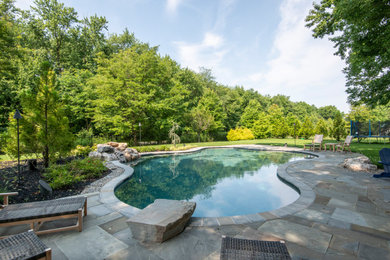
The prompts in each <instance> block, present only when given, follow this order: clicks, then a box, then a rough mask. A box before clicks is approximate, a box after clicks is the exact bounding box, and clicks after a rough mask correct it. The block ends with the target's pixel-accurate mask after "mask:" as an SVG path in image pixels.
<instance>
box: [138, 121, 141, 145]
mask: <svg viewBox="0 0 390 260" xmlns="http://www.w3.org/2000/svg"><path fill="white" fill-rule="evenodd" d="M138 126H139V145H142V144H141V141H142V139H141V126H142V124H141V122H139V123H138Z"/></svg>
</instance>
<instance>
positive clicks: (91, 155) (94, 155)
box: [88, 151, 102, 159]
mask: <svg viewBox="0 0 390 260" xmlns="http://www.w3.org/2000/svg"><path fill="white" fill-rule="evenodd" d="M88 156H89V157H93V158H98V159H102V154H101V153H99V152H97V151H92V152H90V153H89V154H88Z"/></svg>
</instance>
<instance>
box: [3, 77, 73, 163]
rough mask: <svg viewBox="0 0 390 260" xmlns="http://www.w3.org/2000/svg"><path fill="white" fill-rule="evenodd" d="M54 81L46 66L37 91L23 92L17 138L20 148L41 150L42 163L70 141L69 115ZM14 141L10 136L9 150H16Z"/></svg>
mask: <svg viewBox="0 0 390 260" xmlns="http://www.w3.org/2000/svg"><path fill="white" fill-rule="evenodd" d="M55 85H56V79H55V73H54V71H53V70H46V71H43V72H42V75H41V77H40V83H39V85H38V87H37V90H36V92H34V91H29V92H26V93H25V94H24V95H23V96H22V108H23V118H22V119H21V120H20V129H21V130H20V133H21V134H20V141H21V143H22V147H23V152H24V153H32V154H36V153H41V154H42V157H43V162H44V166H45V167H48V166H49V161H50V160H51V159H54V158H57V157H58V156H61V155H66V154H67V153H68V152H69V151H70V149H71V148H72V145H73V136H72V134H71V132H70V130H69V125H68V119H67V117H66V116H65V113H64V109H63V107H62V103H61V100H60V97H59V95H58V92H57V91H56V86H55ZM9 131H10V132H15V128H14V127H12V126H10V128H9ZM11 135H14V133H11ZM15 145H16V142H15V139H13V140H9V143H8V151H15V148H14V147H15ZM11 153H12V152H11Z"/></svg>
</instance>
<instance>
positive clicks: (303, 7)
mask: <svg viewBox="0 0 390 260" xmlns="http://www.w3.org/2000/svg"><path fill="white" fill-rule="evenodd" d="M310 8H311V3H310V2H308V1H305V0H285V1H283V2H282V4H281V8H280V12H281V17H282V19H281V22H280V24H279V27H278V30H277V33H276V37H275V39H274V43H273V50H272V54H273V56H274V58H272V59H270V60H268V62H267V67H268V68H267V70H266V71H265V72H263V73H256V74H253V75H250V76H249V77H248V79H247V80H246V83H247V84H250V85H251V86H252V87H253V86H254V88H256V89H258V90H259V91H260V92H261V93H263V94H271V95H276V94H283V95H287V96H290V97H291V99H292V100H294V101H300V100H302V101H306V102H308V103H310V104H315V105H316V106H324V105H336V106H337V107H338V108H339V109H341V110H343V111H347V110H348V105H347V103H346V97H347V95H346V93H345V92H344V91H345V79H344V75H343V74H342V72H341V71H342V68H343V66H344V64H343V62H342V61H341V60H340V58H339V57H336V56H334V55H333V53H334V49H333V46H332V43H331V42H329V41H328V40H326V39H322V40H320V39H314V38H313V37H312V36H311V31H310V29H309V28H306V27H305V21H304V19H305V16H306V15H307V14H308V10H309V9H310Z"/></svg>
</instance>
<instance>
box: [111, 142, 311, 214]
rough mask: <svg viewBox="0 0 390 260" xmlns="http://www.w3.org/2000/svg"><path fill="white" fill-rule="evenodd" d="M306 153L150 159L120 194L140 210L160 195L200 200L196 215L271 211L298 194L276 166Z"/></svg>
mask: <svg viewBox="0 0 390 260" xmlns="http://www.w3.org/2000/svg"><path fill="white" fill-rule="evenodd" d="M304 157H305V154H300V153H288V152H270V151H258V150H250V149H239V148H218V149H204V150H201V151H198V152H194V153H187V154H177V155H166V156H158V157H150V158H146V159H144V160H143V161H141V162H140V163H138V164H137V165H136V166H135V167H134V174H133V176H132V177H131V178H129V179H128V180H126V181H125V182H123V183H122V184H121V185H119V186H118V187H117V188H116V189H115V195H116V196H117V197H118V198H119V199H120V200H121V201H123V202H125V203H127V204H129V205H131V206H134V207H137V208H140V209H143V208H145V207H146V206H147V205H149V204H150V203H152V202H153V201H154V200H155V199H159V198H162V199H175V200H188V201H195V202H196V204H197V205H196V210H195V212H194V215H193V216H195V217H219V216H235V215H244V214H253V213H257V212H264V211H270V210H273V209H277V208H280V207H283V206H286V205H288V204H290V203H292V202H294V201H295V200H296V199H298V197H299V193H298V192H297V191H296V190H294V189H293V188H292V187H290V186H288V185H287V184H285V183H284V182H282V181H281V180H280V179H279V178H278V177H277V175H276V171H277V167H278V166H279V165H281V164H284V163H287V162H290V161H294V160H301V159H303V158H304Z"/></svg>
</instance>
